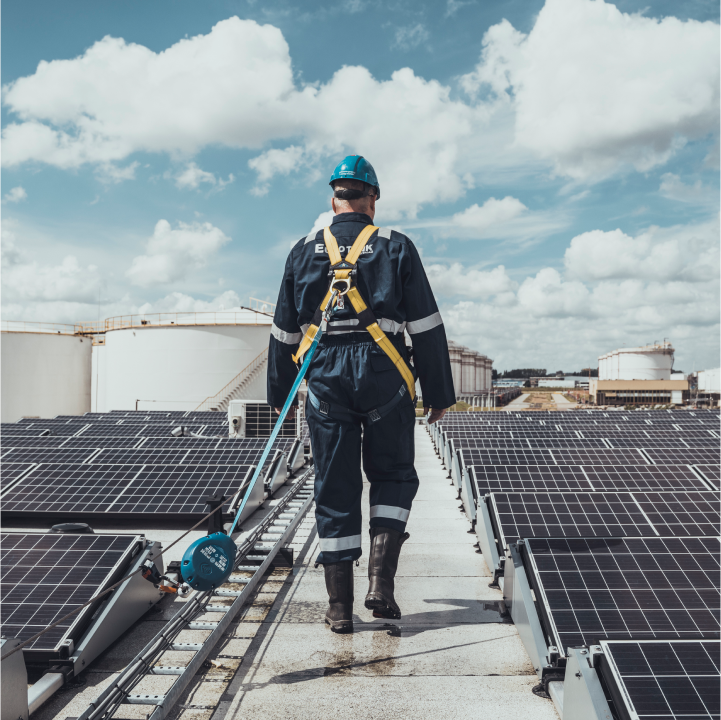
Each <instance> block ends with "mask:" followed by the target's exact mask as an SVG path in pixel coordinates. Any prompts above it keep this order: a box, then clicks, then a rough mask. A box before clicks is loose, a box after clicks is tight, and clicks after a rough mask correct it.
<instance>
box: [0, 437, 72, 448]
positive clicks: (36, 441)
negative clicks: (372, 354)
mask: <svg viewBox="0 0 721 720" xmlns="http://www.w3.org/2000/svg"><path fill="white" fill-rule="evenodd" d="M66 442H68V438H67V437H57V436H52V435H50V436H44V437H38V436H35V435H30V436H28V435H12V436H8V437H5V438H0V447H3V448H5V447H16V448H18V447H60V446H61V445H62V444H63V443H66Z"/></svg>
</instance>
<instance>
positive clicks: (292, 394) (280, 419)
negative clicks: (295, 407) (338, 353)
mask: <svg viewBox="0 0 721 720" xmlns="http://www.w3.org/2000/svg"><path fill="white" fill-rule="evenodd" d="M337 295H338V292H337V291H335V290H334V291H333V293H332V294H331V297H330V299H329V301H328V305H327V306H326V309H325V310H324V312H323V321H322V322H321V324H320V326H319V327H318V332H317V333H316V334H315V337H314V338H313V342H312V344H311V346H310V347H309V348H308V352H307V353H306V354H305V359H304V360H303V365H302V366H301V368H300V372H299V373H298V377H296V379H295V382H294V383H293V387H292V388H291V389H290V393H289V394H288V399H287V400H286V401H285V405H283V409H282V410H281V411H280V415H279V416H278V420H276V423H275V427H274V428H273V432H272V433H271V434H270V437H269V438H268V442H267V444H266V446H265V449H264V450H263V454H262V455H261V458H260V460H259V461H258V467H256V469H255V473H254V474H253V478H252V480H251V481H250V485H248V489H247V490H246V491H245V495H244V496H243V501H242V502H241V503H240V507H239V508H238V512H237V513H236V514H235V519H234V520H233V524H232V525H231V526H230V530H229V531H228V536H229V537H230V536H231V535H232V534H233V531H234V530H235V526H236V525H237V524H238V520H240V515H241V513H242V512H243V508H245V504H246V503H247V502H248V498H249V497H250V495H251V491H252V490H253V487H254V486H255V483H256V481H257V480H258V478H259V477H260V474H261V472H262V471H263V465H265V461H266V460H267V459H268V454H269V453H270V449H271V447H272V446H273V443H274V442H275V439H276V438H277V437H278V433H279V432H280V428H281V427H282V425H283V421H284V420H285V417H286V415H287V414H288V411H289V410H290V406H291V405H292V404H293V400H294V398H295V395H296V393H297V392H298V388H299V387H300V384H301V383H302V382H303V378H304V377H305V374H306V372H307V370H308V366H309V365H310V361H311V360H312V359H313V354H314V353H315V350H316V348H317V347H318V343H319V342H320V339H321V337H322V335H323V332H324V330H325V327H326V325H327V323H328V320H330V317H331V315H332V314H333V313H334V312H335V300H336V297H337ZM271 412H272V411H271Z"/></svg>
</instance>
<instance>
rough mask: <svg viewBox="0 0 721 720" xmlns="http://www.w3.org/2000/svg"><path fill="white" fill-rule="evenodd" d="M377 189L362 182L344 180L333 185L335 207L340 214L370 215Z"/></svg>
mask: <svg viewBox="0 0 721 720" xmlns="http://www.w3.org/2000/svg"><path fill="white" fill-rule="evenodd" d="M375 196H376V189H375V188H374V187H373V186H372V185H369V184H368V183H364V182H361V181H360V180H351V179H350V178H348V179H342V180H336V181H335V182H334V183H333V201H334V202H333V206H334V209H335V211H336V213H338V212H360V213H368V211H369V210H370V208H371V202H372V199H373V198H374V197H375Z"/></svg>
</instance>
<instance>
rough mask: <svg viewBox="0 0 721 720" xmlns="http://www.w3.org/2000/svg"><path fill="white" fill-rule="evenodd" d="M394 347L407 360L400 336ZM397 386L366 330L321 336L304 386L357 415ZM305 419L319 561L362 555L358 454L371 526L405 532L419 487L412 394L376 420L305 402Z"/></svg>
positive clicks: (394, 374)
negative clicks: (344, 416)
mask: <svg viewBox="0 0 721 720" xmlns="http://www.w3.org/2000/svg"><path fill="white" fill-rule="evenodd" d="M394 344H395V345H396V347H397V348H398V350H399V351H401V352H402V353H403V354H404V359H405V360H406V361H407V360H408V357H407V353H406V350H405V345H404V344H403V343H402V336H401V338H399V339H398V340H395V341H394ZM402 384H403V379H402V378H401V375H400V373H399V372H398V370H397V369H396V367H395V365H393V362H392V361H391V360H390V358H389V357H388V356H387V355H386V354H385V353H384V352H383V351H382V350H381V349H380V348H379V347H378V346H377V345H376V344H375V343H374V342H373V340H372V339H371V338H370V336H369V335H368V334H367V333H348V334H346V335H335V336H327V335H326V336H325V337H324V338H323V340H322V341H321V344H320V345H319V346H318V349H317V351H316V354H315V356H314V357H313V360H312V362H311V365H310V368H309V370H308V387H309V388H310V390H311V392H312V393H313V395H315V397H316V398H317V399H318V400H320V401H325V403H333V404H335V405H340V406H342V407H344V408H347V409H350V410H353V411H355V412H358V413H368V412H369V411H371V410H373V409H376V408H379V407H381V406H382V405H384V404H386V403H388V402H389V401H390V400H391V398H393V397H394V395H395V394H396V393H398V391H399V388H400V387H401V385H402ZM321 409H322V408H321ZM306 417H307V418H308V427H309V429H310V439H311V445H312V450H313V461H314V464H315V503H316V521H317V524H318V536H319V539H320V551H321V552H320V555H319V556H318V558H317V560H316V562H319V563H334V562H340V561H343V560H356V559H358V558H359V557H360V556H361V532H362V518H361V496H362V492H363V479H362V475H361V456H362V459H363V469H364V471H365V474H366V477H367V478H368V481H369V482H370V526H371V527H379V526H380V527H388V528H392V529H394V530H398V531H399V532H405V528H406V522H407V521H408V516H409V514H410V510H411V504H412V503H413V498H414V497H415V494H416V492H417V490H418V475H417V474H416V470H415V468H414V467H413V459H414V454H415V447H414V428H415V406H414V403H413V402H412V400H411V398H410V393H406V394H405V396H404V397H403V399H402V400H401V402H400V403H399V404H398V405H396V406H395V407H394V408H393V409H392V410H390V411H389V412H388V414H387V415H385V416H383V417H381V419H380V420H377V421H375V422H370V421H369V419H368V418H353V420H352V421H351V420H345V421H339V420H337V419H334V418H332V417H329V416H327V415H324V414H322V412H321V411H320V410H318V409H316V408H315V407H314V406H313V405H312V404H311V403H310V402H307V403H306Z"/></svg>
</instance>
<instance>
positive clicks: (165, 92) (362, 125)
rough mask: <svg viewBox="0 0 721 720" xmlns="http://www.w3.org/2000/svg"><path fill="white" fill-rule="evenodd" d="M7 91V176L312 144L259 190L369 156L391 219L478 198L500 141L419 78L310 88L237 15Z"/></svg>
mask: <svg viewBox="0 0 721 720" xmlns="http://www.w3.org/2000/svg"><path fill="white" fill-rule="evenodd" d="M4 91H5V92H4V102H5V105H6V107H7V109H8V110H9V111H10V112H11V113H14V114H15V116H16V117H17V118H18V122H14V123H11V124H9V125H8V126H7V127H6V128H5V131H4V143H3V163H4V164H5V165H6V166H16V165H18V164H21V163H24V162H28V161H37V162H44V163H48V164H52V165H56V166H58V167H64V168H72V167H78V166H80V165H83V164H85V163H93V164H102V163H110V162H117V161H119V160H121V159H123V158H126V157H127V156H128V155H130V154H132V153H134V152H138V151H147V152H166V153H169V154H171V155H172V156H173V157H175V156H177V155H186V156H188V155H192V154H194V153H196V152H197V151H198V150H199V149H201V148H202V147H205V146H208V145H221V146H226V147H233V148H259V147H261V146H262V145H263V144H265V143H268V142H270V141H278V142H282V141H284V140H286V139H289V138H296V137H300V138H301V142H300V143H299V142H298V141H296V142H294V144H292V145H291V146H289V147H286V148H274V149H271V150H268V151H265V152H263V153H262V154H261V155H259V156H258V157H257V158H255V159H254V160H252V161H251V167H252V168H253V169H254V170H256V172H257V173H258V186H257V189H256V192H260V193H262V192H264V191H265V189H266V188H267V186H268V184H269V183H270V181H271V180H272V178H273V177H275V175H278V174H281V175H282V174H288V173H289V172H292V171H294V170H295V169H296V167H297V160H298V158H299V157H303V158H304V159H307V158H312V159H313V162H314V163H315V164H319V163H321V162H323V163H324V164H328V162H329V161H331V162H332V160H334V159H337V158H339V157H342V156H343V155H344V154H347V153H348V152H352V151H355V150H362V151H363V153H365V154H366V155H367V156H368V157H369V159H371V161H372V162H373V163H374V165H375V167H376V170H377V171H378V173H379V175H380V178H381V186H382V190H383V197H382V200H381V202H382V203H383V207H384V213H385V214H386V215H387V216H388V217H389V218H391V217H402V216H406V217H414V216H415V214H416V213H417V212H418V209H419V208H420V207H421V206H422V205H423V204H426V203H429V202H438V201H445V200H456V199H457V198H458V197H460V196H461V195H462V194H463V193H464V192H465V190H466V188H467V187H468V177H467V174H468V171H469V168H468V167H465V166H464V163H466V164H467V158H468V157H469V154H470V147H468V146H469V145H473V147H474V149H475V152H476V153H478V152H480V153H481V154H483V149H484V148H485V147H486V146H488V147H489V148H490V147H492V146H494V141H495V138H494V137H491V136H492V135H493V134H492V133H490V134H489V133H484V132H483V130H484V128H485V126H486V125H487V122H488V119H489V117H490V114H491V111H490V109H489V108H487V107H473V106H470V105H468V104H466V103H464V102H462V101H460V100H452V99H451V97H450V92H451V90H450V88H449V87H447V86H444V85H441V84H440V83H438V82H436V81H426V80H424V79H423V78H419V77H417V76H416V75H415V74H414V73H413V71H412V70H410V69H409V68H404V69H402V70H399V71H397V72H395V73H393V75H392V76H391V78H390V79H389V80H385V81H378V80H376V79H375V78H374V77H373V76H372V75H371V74H370V72H369V71H368V70H367V69H365V68H363V67H343V68H341V69H340V70H338V71H337V72H336V73H335V74H334V75H333V76H332V78H331V79H330V80H329V81H328V82H327V83H325V84H320V85H314V86H306V87H302V88H298V87H296V85H295V84H294V81H293V68H292V65H291V59H290V55H289V52H288V46H287V43H286V42H285V39H284V38H283V35H282V34H281V32H280V31H279V30H278V29H277V28H274V27H272V26H270V25H263V26H261V25H258V24H257V23H255V22H253V21H249V20H247V21H246V20H240V19H238V18H230V19H228V20H224V21H222V22H220V23H218V24H217V25H215V27H214V28H213V29H212V30H211V32H210V33H208V34H207V35H201V36H196V37H193V38H189V39H185V40H181V41H180V42H178V43H176V44H175V45H173V46H171V47H170V48H168V49H167V50H165V51H163V52H160V53H155V52H153V51H151V50H149V49H148V48H145V47H142V46H140V45H136V44H132V43H126V42H125V41H124V40H121V39H116V38H111V37H106V38H103V39H102V40H100V41H98V42H96V43H95V44H94V45H93V46H92V47H90V48H89V49H88V50H87V51H86V52H85V54H84V55H82V56H81V57H78V58H75V59H72V60H54V61H52V62H42V63H40V64H39V66H38V69H37V71H36V72H35V74H33V75H30V76H28V77H25V78H20V79H19V80H16V81H14V82H13V83H10V84H9V85H8V86H6V87H5V89H4ZM340 108H343V110H342V111H341V110H339V109H340ZM504 127H505V125H504ZM439 138H442V142H439ZM490 164H491V165H492V163H490ZM486 166H489V163H488V162H487V163H486ZM314 172H317V171H314V170H313V169H312V167H311V174H313V173H314ZM312 176H313V177H315V175H312ZM464 176H466V177H465V179H464Z"/></svg>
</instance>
